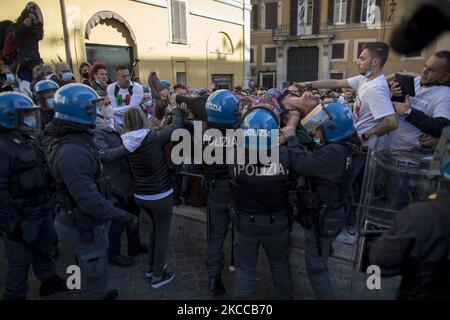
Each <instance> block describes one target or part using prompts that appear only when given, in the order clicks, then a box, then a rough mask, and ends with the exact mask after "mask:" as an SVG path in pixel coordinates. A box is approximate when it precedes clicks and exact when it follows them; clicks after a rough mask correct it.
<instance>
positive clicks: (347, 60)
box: [250, 0, 450, 87]
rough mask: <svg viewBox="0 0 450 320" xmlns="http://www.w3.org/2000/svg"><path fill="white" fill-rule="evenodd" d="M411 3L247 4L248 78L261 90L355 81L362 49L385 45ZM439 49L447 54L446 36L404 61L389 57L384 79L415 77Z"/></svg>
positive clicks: (291, 0)
mask: <svg viewBox="0 0 450 320" xmlns="http://www.w3.org/2000/svg"><path fill="white" fill-rule="evenodd" d="M417 3H418V0H408V1H406V0H279V1H277V0H253V1H252V7H253V10H252V17H251V28H252V36H251V53H250V56H251V58H250V61H251V74H252V78H253V80H254V81H255V82H256V83H258V84H259V85H260V86H263V87H272V86H278V87H281V86H282V85H283V83H284V82H285V81H310V80H317V79H327V78H334V79H342V78H348V77H351V76H355V75H357V74H358V70H357V67H356V62H357V60H358V57H359V54H360V52H361V48H362V47H363V45H364V44H365V43H367V42H373V41H384V42H389V39H390V35H391V32H392V29H393V23H394V22H395V20H396V18H398V17H399V16H400V14H401V13H402V11H403V10H412V9H413V8H414V6H415V5H416V4H417ZM443 49H446V50H449V49H450V41H449V38H448V35H447V37H442V38H441V39H440V40H438V41H436V42H435V43H433V44H432V45H430V46H429V47H428V48H426V49H424V50H422V51H421V52H418V53H415V54H412V55H409V56H403V55H399V54H397V53H395V52H393V51H391V53H390V55H389V59H388V61H387V63H386V66H385V73H386V75H388V74H390V73H393V72H398V71H402V70H403V71H408V72H413V73H419V72H420V70H421V68H422V67H423V65H424V63H425V61H426V59H427V58H428V57H430V56H431V55H432V54H433V53H434V52H436V50H443Z"/></svg>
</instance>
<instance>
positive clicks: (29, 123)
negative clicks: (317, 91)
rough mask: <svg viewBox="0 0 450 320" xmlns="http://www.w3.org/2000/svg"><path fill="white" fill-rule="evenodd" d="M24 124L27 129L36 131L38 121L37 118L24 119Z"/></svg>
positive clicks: (28, 117)
mask: <svg viewBox="0 0 450 320" xmlns="http://www.w3.org/2000/svg"><path fill="white" fill-rule="evenodd" d="M22 123H23V124H24V125H25V126H26V127H27V129H30V130H34V129H36V124H37V121H36V117H35V116H27V117H24V118H23V120H22Z"/></svg>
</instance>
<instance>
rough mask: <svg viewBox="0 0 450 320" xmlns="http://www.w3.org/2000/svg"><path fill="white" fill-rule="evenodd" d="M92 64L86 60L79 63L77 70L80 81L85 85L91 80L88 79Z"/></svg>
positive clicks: (88, 84)
mask: <svg viewBox="0 0 450 320" xmlns="http://www.w3.org/2000/svg"><path fill="white" fill-rule="evenodd" d="M91 69H92V66H91V65H90V64H89V63H87V62H82V63H81V64H80V68H79V69H78V72H79V73H80V77H81V78H80V83H82V84H85V85H87V86H91V82H90V80H89V74H90V73H91Z"/></svg>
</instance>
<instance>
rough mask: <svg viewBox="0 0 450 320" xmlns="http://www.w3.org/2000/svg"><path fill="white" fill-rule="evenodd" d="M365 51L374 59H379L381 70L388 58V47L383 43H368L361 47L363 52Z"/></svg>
mask: <svg viewBox="0 0 450 320" xmlns="http://www.w3.org/2000/svg"><path fill="white" fill-rule="evenodd" d="M364 49H367V50H369V51H370V53H371V54H373V55H374V56H375V57H377V58H380V59H381V68H383V67H384V65H385V64H386V61H387V58H388V56H389V45H388V44H387V43H384V42H369V43H366V44H365V45H364V46H363V50H364Z"/></svg>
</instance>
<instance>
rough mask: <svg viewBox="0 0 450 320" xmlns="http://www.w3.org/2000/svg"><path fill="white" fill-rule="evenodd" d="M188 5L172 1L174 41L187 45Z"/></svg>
mask: <svg viewBox="0 0 450 320" xmlns="http://www.w3.org/2000/svg"><path fill="white" fill-rule="evenodd" d="M186 21H187V19H186V3H185V2H182V1H178V0H172V41H173V42H177V43H187V25H186Z"/></svg>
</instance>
